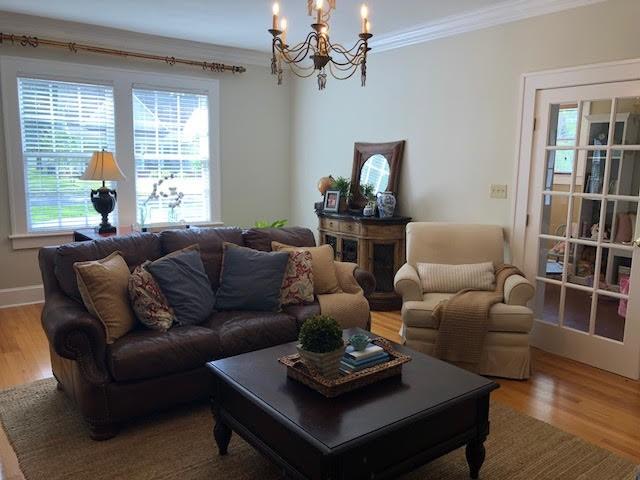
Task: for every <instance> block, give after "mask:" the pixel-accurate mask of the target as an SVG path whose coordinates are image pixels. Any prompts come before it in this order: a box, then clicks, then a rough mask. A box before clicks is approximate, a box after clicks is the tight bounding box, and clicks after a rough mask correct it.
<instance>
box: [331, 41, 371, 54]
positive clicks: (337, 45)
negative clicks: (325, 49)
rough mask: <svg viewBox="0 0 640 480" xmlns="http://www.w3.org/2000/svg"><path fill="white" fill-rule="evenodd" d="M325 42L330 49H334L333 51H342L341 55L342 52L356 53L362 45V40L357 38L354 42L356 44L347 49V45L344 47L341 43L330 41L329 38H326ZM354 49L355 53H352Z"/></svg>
mask: <svg viewBox="0 0 640 480" xmlns="http://www.w3.org/2000/svg"><path fill="white" fill-rule="evenodd" d="M327 43H328V44H329V46H330V47H331V49H332V50H334V51H336V52H338V53H342V54H343V55H344V54H351V55H356V54H357V51H358V50H360V48H361V47H362V46H363V45H364V41H363V40H358V41H357V42H356V44H355V45H354V46H353V47H351V48H349V49H347V47H345V46H344V45H342V44H341V43H331V41H330V40H327ZM354 51H356V53H355V54H354V53H352V52H354Z"/></svg>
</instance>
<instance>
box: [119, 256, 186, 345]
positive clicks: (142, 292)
mask: <svg viewBox="0 0 640 480" xmlns="http://www.w3.org/2000/svg"><path fill="white" fill-rule="evenodd" d="M149 263H151V262H149V261H147V262H145V263H143V264H142V265H138V266H137V267H136V268H135V270H134V271H133V273H131V275H130V276H129V300H130V301H131V308H133V311H134V312H135V314H136V317H137V318H138V320H139V321H140V323H142V324H143V325H144V326H146V327H147V328H150V329H151V330H158V331H160V332H166V331H167V330H169V328H171V325H173V322H175V320H176V317H175V314H174V312H173V308H171V306H170V305H169V303H168V302H167V299H166V298H165V296H164V294H163V293H162V290H161V289H160V285H158V282H156V280H155V278H153V275H151V272H149V270H147V269H146V266H147V265H148V264H149Z"/></svg>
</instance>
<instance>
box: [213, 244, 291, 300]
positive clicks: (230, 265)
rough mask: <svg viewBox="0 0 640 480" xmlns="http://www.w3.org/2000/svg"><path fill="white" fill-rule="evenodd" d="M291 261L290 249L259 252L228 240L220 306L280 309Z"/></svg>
mask: <svg viewBox="0 0 640 480" xmlns="http://www.w3.org/2000/svg"><path fill="white" fill-rule="evenodd" d="M288 262H289V253H287V252H259V251H257V250H253V249H251V248H245V247H238V246H237V245H230V244H227V243H225V245H224V256H223V258H222V274H221V276H220V288H218V292H217V294H216V309H218V310H257V311H268V312H277V311H279V310H280V289H281V288H282V280H283V279H284V274H285V271H286V269H287V264H288Z"/></svg>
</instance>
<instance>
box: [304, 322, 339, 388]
mask: <svg viewBox="0 0 640 480" xmlns="http://www.w3.org/2000/svg"><path fill="white" fill-rule="evenodd" d="M298 340H299V341H300V344H299V345H298V353H299V354H300V358H302V360H303V361H304V362H305V363H306V364H307V365H308V366H311V367H312V368H314V369H316V370H317V371H318V372H319V373H320V374H321V375H322V376H324V377H327V378H336V377H337V376H338V375H339V374H340V360H341V359H342V357H343V355H344V350H345V344H344V340H343V339H342V329H341V328H340V324H339V323H338V322H337V321H336V320H335V319H334V318H333V317H330V316H328V315H316V316H314V317H310V318H308V319H307V320H306V321H305V322H304V323H303V324H302V327H301V328H300V336H299V337H298Z"/></svg>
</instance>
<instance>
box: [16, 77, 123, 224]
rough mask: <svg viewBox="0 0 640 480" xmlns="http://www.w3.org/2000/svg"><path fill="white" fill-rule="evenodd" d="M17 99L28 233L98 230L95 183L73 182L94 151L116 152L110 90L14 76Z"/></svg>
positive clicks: (95, 86) (102, 87)
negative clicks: (92, 197) (93, 194)
mask: <svg viewBox="0 0 640 480" xmlns="http://www.w3.org/2000/svg"><path fill="white" fill-rule="evenodd" d="M18 99H19V110H20V112H19V113H20V127H21V132H22V155H23V165H24V169H25V196H26V206H27V228H28V231H30V232H36V231H43V230H69V229H71V228H77V227H87V226H93V225H97V224H98V223H99V222H100V216H99V215H98V214H97V212H96V211H95V210H94V208H93V205H92V204H91V200H90V197H89V192H90V190H91V189H92V188H97V187H98V186H99V185H100V184H99V182H86V181H82V180H78V177H80V175H82V174H83V173H84V170H85V167H86V166H87V162H88V161H89V159H90V158H91V154H92V153H93V152H94V151H95V150H101V149H103V148H105V149H107V150H111V151H113V150H114V149H115V148H114V147H115V145H114V144H115V134H114V131H115V128H114V114H113V112H114V108H113V89H112V88H111V87H107V86H103V85H92V84H84V83H71V82H60V81H53V80H41V79H35V78H22V77H19V78H18ZM114 213H115V212H114ZM112 215H113V214H112ZM112 218H113V219H114V220H115V217H114V216H112Z"/></svg>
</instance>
